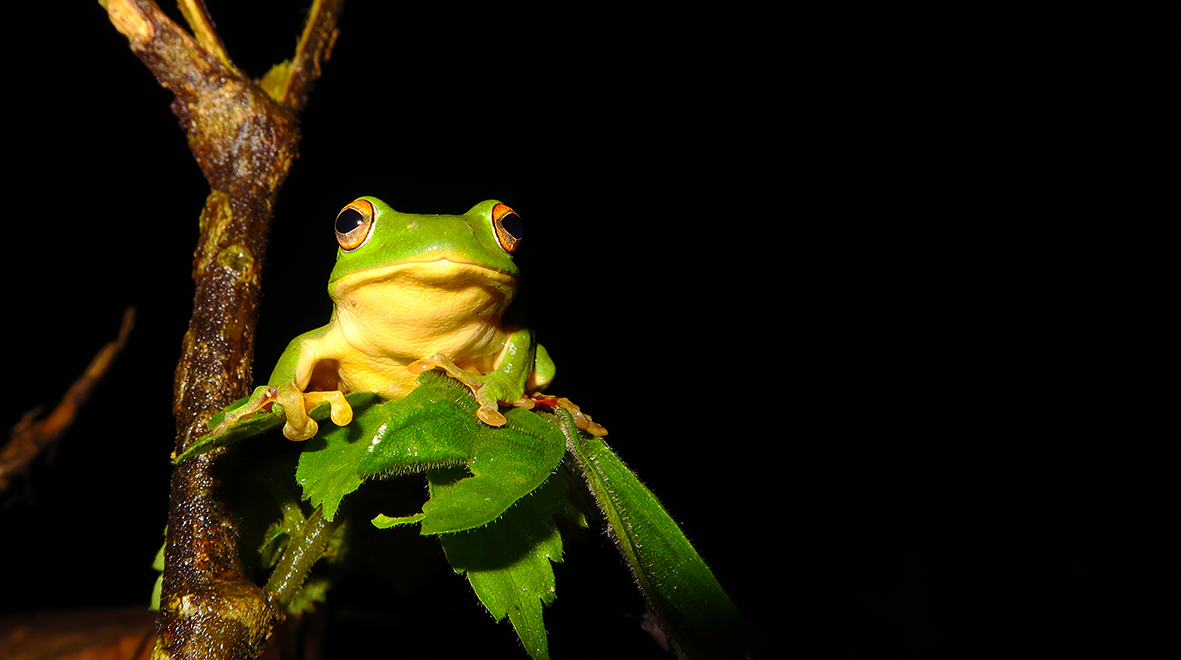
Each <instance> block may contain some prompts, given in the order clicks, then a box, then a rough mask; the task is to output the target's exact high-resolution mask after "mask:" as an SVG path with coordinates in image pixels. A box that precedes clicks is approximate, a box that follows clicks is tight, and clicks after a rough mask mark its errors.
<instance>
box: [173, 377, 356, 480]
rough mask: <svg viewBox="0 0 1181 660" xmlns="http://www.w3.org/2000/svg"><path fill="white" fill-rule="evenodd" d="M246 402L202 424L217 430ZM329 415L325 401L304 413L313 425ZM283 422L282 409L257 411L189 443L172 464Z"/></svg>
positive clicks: (228, 407) (243, 438)
mask: <svg viewBox="0 0 1181 660" xmlns="http://www.w3.org/2000/svg"><path fill="white" fill-rule="evenodd" d="M345 398H346V399H348V400H349V402H350V403H351V402H353V401H376V399H377V395H376V394H374V393H372V392H357V393H354V394H350V395H348V396H347V397H345ZM249 400H250V397H243V398H241V399H238V400H237V401H235V402H233V403H231V404H230V405H228V406H226V407H225V408H223V409H222V410H221V411H220V412H218V413H217V414H216V415H214V416H213V417H212V418H210V420H209V421H208V422H206V424H205V425H206V426H207V427H208V428H210V429H214V428H217V425H218V424H219V423H221V421H222V420H223V419H225V418H226V415H227V414H228V413H231V412H233V411H234V410H237V409H238V408H241V407H242V406H244V405H246V402H247V401H249ZM330 413H331V407H330V406H329V405H328V403H327V402H324V403H321V404H320V405H318V406H316V407H314V408H312V409H311V410H310V411H308V416H309V417H311V418H312V419H314V420H316V421H317V422H322V421H324V420H326V419H328V417H329V415H330ZM284 421H286V418H285V417H284V416H283V406H281V405H278V404H275V405H272V406H271V410H270V411H269V412H268V411H266V410H260V411H258V412H256V413H254V414H253V415H251V416H250V417H247V418H246V419H243V420H240V421H238V423H237V424H234V425H233V426H232V427H230V428H229V429H226V430H225V431H223V432H220V433H206V434H205V435H203V436H201V437H200V438H197V439H196V440H195V441H194V442H193V444H191V445H189V447H188V449H185V450H184V452H182V453H181V454H180V455H179V456H177V457H176V458H174V459H172V463H173V465H175V464H177V463H179V462H181V461H183V460H185V459H186V458H190V457H192V456H196V455H198V454H204V453H205V452H207V451H211V450H214V449H217V448H218V447H225V446H228V445H231V444H233V443H235V442H238V441H240V440H246V439H247V438H252V437H254V436H256V435H258V434H260V433H265V432H267V431H270V430H271V429H273V428H275V427H277V426H282V425H283V423H284ZM324 426H325V425H323V424H321V425H320V429H321V431H323V430H324ZM333 428H336V427H333Z"/></svg>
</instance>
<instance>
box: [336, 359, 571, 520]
mask: <svg viewBox="0 0 1181 660" xmlns="http://www.w3.org/2000/svg"><path fill="white" fill-rule="evenodd" d="M424 375H426V374H424ZM438 378H442V377H438ZM397 403H398V404H400V405H399V406H398V409H397V411H396V412H395V413H394V414H391V416H390V418H389V420H388V422H387V423H386V424H385V426H384V431H385V432H384V433H383V434H382V435H381V437H380V438H378V437H375V438H374V440H373V442H372V444H371V449H370V450H369V453H368V456H366V457H365V458H364V459H363V460H362V461H361V463H360V465H359V467H358V474H359V475H360V476H361V477H369V476H375V475H379V474H403V473H406V472H411V471H413V472H419V471H423V470H425V469H427V468H434V467H440V466H446V465H455V464H458V463H466V465H467V469H468V470H469V471H470V472H471V475H472V476H471V477H469V478H466V479H463V480H461V481H459V482H458V483H457V484H455V485H454V486H452V487H450V488H447V489H445V490H442V491H439V493H438V494H433V495H432V496H431V499H430V500H429V501H428V502H427V503H426V504H425V505H423V508H422V513H420V514H417V515H414V516H407V517H403V518H391V517H389V516H378V517H377V518H375V519H374V521H373V522H374V524H375V525H377V526H379V527H392V526H396V525H403V524H410V523H416V522H417V523H421V524H422V533H423V534H443V533H447V532H457V531H462V530H466V529H473V528H476V527H479V526H481V525H486V524H488V523H489V522H491V521H493V520H495V519H496V518H497V517H498V516H499V515H501V514H502V513H504V512H505V510H507V509H508V508H509V507H510V506H512V505H513V503H514V502H516V501H517V500H518V499H520V498H522V497H524V496H525V495H527V494H529V493H531V492H533V490H534V489H536V488H537V487H538V486H540V485H541V484H542V483H543V482H544V481H545V480H546V479H548V478H549V475H550V473H551V472H553V470H554V468H556V467H557V465H558V463H559V462H561V460H562V456H563V455H564V454H565V438H564V437H563V436H562V433H561V431H560V430H559V429H557V428H555V427H554V426H553V425H552V424H550V423H548V422H546V421H545V420H544V419H542V418H541V417H539V416H538V415H536V414H534V413H531V412H529V411H526V410H520V409H514V410H510V411H509V412H508V414H507V415H506V417H507V418H508V423H507V424H506V425H505V426H503V427H500V428H495V427H491V426H488V425H487V424H484V423H483V422H480V421H479V420H478V419H477V418H476V416H475V412H476V403H475V401H474V400H473V399H472V397H471V395H470V392H469V391H468V390H467V389H466V388H464V387H463V386H462V385H458V384H454V381H451V380H450V379H443V380H442V381H435V383H434V384H427V383H424V384H423V385H421V386H419V387H418V388H417V389H415V390H414V392H412V393H411V394H410V395H409V396H407V397H406V398H405V399H403V400H402V401H400V402H397ZM386 405H387V406H392V405H394V404H386Z"/></svg>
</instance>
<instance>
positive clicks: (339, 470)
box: [295, 392, 389, 522]
mask: <svg viewBox="0 0 1181 660" xmlns="http://www.w3.org/2000/svg"><path fill="white" fill-rule="evenodd" d="M345 398H346V400H348V402H349V405H351V406H352V408H353V421H352V423H351V424H349V425H348V426H334V425H329V424H324V425H321V426H320V430H319V431H318V432H317V433H316V435H315V436H314V437H313V438H312V439H311V440H308V441H307V444H306V445H305V446H304V449H303V451H302V452H300V454H299V465H298V467H296V469H295V481H296V483H298V484H299V485H300V487H301V488H303V499H305V500H311V503H312V506H318V507H322V508H323V510H324V518H325V519H326V520H328V521H329V522H331V521H332V520H333V518H334V517H335V516H336V511H337V509H339V508H340V502H341V500H342V499H344V496H345V495H348V494H349V493H351V492H353V491H354V490H356V489H357V488H359V487H360V486H361V483H362V482H363V481H364V480H363V479H362V478H361V477H360V476H358V475H357V469H356V466H357V464H358V463H359V462H360V461H361V460H362V459H363V458H364V457H365V454H366V451H367V450H368V449H369V447H370V445H371V443H372V442H374V441H375V440H374V438H375V436H376V437H378V438H379V437H380V434H381V429H382V424H383V423H384V422H385V421H386V419H387V418H388V416H389V411H388V410H387V408H386V405H388V404H386V405H382V404H378V403H377V402H378V397H377V395H376V394H373V393H372V392H358V393H354V394H350V395H348V396H347V397H345ZM321 405H324V406H325V407H326V406H327V404H321ZM316 408H317V409H318V408H320V406H316Z"/></svg>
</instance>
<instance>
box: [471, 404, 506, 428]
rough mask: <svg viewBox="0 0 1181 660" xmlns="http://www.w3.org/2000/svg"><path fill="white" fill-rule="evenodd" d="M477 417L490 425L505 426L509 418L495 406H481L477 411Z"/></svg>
mask: <svg viewBox="0 0 1181 660" xmlns="http://www.w3.org/2000/svg"><path fill="white" fill-rule="evenodd" d="M476 417H479V418H480V421H482V422H484V423H485V424H487V425H488V426H504V425H505V424H506V423H508V419H506V418H505V416H504V415H502V414H500V411H499V410H497V409H495V408H480V409H479V410H477V411H476Z"/></svg>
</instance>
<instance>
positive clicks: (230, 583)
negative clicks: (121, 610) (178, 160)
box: [102, 0, 343, 659]
mask: <svg viewBox="0 0 1181 660" xmlns="http://www.w3.org/2000/svg"><path fill="white" fill-rule="evenodd" d="M102 4H103V6H104V8H106V10H107V12H108V15H109V17H110V19H111V22H112V23H113V24H114V25H115V28H116V29H117V30H118V31H119V32H120V33H121V34H123V35H124V36H125V37H127V40H128V42H129V43H130V46H131V50H132V52H134V53H135V55H136V56H138V57H139V58H140V60H142V61H143V63H144V64H145V65H147V67H148V68H149V69H151V71H152V73H153V74H154V75H155V76H156V79H157V80H158V81H159V83H160V84H161V85H162V86H164V87H165V88H167V89H169V90H171V91H172V92H173V94H175V96H176V98H175V100H174V101H173V103H172V111H173V112H174V113H175V114H176V116H177V117H179V118H180V124H181V127H182V128H183V129H184V131H185V133H186V135H187V137H188V141H189V147H190V149H192V152H193V155H194V157H195V158H196V160H197V163H198V165H199V166H200V167H201V170H202V172H204V174H205V177H206V179H207V180H208V181H209V186H210V192H209V196H208V197H207V198H206V200H205V208H204V210H203V211H202V213H201V217H200V238H199V242H198V245H197V249H196V253H195V255H194V259H193V279H194V280H195V282H196V296H195V299H194V302H193V316H192V320H191V321H190V324H189V329H188V332H187V333H186V334H185V337H184V342H183V353H182V356H181V359H180V363H179V364H178V365H177V369H176V380H175V385H174V387H175V399H174V414H175V416H176V428H177V433H176V451H177V452H180V451H183V450H184V448H185V447H187V446H188V445H189V443H191V442H192V441H193V440H194V439H196V438H197V437H199V436H200V435H201V434H203V433H204V432H205V426H204V424H205V421H206V420H207V419H208V418H209V417H210V416H211V415H212V414H213V413H214V412H216V411H217V410H219V409H221V408H222V407H224V406H225V405H226V404H228V403H230V402H232V401H234V400H235V399H237V398H239V397H241V396H243V395H244V394H246V392H247V391H248V388H249V386H250V379H251V372H252V369H251V367H252V360H253V344H254V331H255V323H256V319H257V309H258V299H259V269H260V268H261V266H262V263H263V256H264V253H265V251H266V243H267V241H266V237H267V232H268V228H269V225H270V220H271V212H272V209H273V208H274V205H275V199H276V197H277V195H278V192H279V188H280V186H281V185H282V183H283V181H284V179H285V178H286V177H287V173H288V171H289V170H290V168H291V164H292V161H293V160H294V158H295V155H296V148H297V146H298V143H299V129H298V121H297V118H298V114H299V111H300V110H301V109H302V108H303V106H304V104H305V103H306V99H307V94H308V91H309V87H310V84H311V83H312V81H313V80H315V78H317V77H318V76H319V73H320V63H321V61H322V60H326V59H327V58H328V54H329V53H330V50H331V46H332V42H333V40H334V38H335V26H336V20H337V17H338V15H339V13H340V11H341V7H342V6H343V0H317V1H316V2H314V4H313V6H312V8H311V9H310V10H309V14H308V21H307V24H306V26H305V29H304V33H303V35H302V37H301V39H300V41H299V45H298V46H297V49H296V53H295V56H294V57H293V58H292V59H291V60H290V61H287V62H284V63H282V64H279V65H277V66H276V67H274V68H273V69H272V70H271V72H270V73H268V74H267V75H266V76H265V77H264V78H263V79H262V80H261V81H257V82H256V81H252V80H250V79H249V78H248V77H247V76H246V75H245V74H243V73H242V72H241V71H239V70H238V69H237V67H235V66H234V64H233V62H232V61H231V60H230V58H229V55H228V54H227V53H226V51H225V48H224V47H223V46H222V44H221V41H220V39H219V38H218V37H217V33H216V31H215V28H214V25H213V21H212V20H211V19H210V17H209V16H208V13H207V11H206V9H205V6H204V3H203V2H201V0H181V2H180V5H181V11H182V13H183V15H184V17H185V20H186V21H187V22H188V23H189V25H190V27H191V28H192V34H189V33H188V32H186V31H185V30H183V29H182V28H181V27H180V26H178V25H177V24H176V23H174V22H173V21H171V20H170V19H169V18H168V17H167V16H166V15H165V14H163V13H162V12H161V11H160V9H159V7H157V6H156V4H155V3H154V2H151V1H150V0H106V1H105V2H102ZM162 221H166V220H162ZM218 454H219V452H211V453H208V454H203V455H201V456H197V457H194V458H192V459H189V460H186V461H184V462H182V463H180V464H179V465H177V466H176V468H175V470H174V472H173V477H172V487H171V503H170V509H169V517H168V538H167V544H166V549H165V568H164V585H163V591H162V594H161V608H160V618H159V621H158V629H159V632H158V639H157V643H156V647H155V649H154V651H153V655H152V657H154V658H202V659H205V658H250V657H254V656H255V655H257V654H258V653H259V651H260V650H261V647H262V644H263V642H264V641H265V640H266V638H267V637H268V636H269V635H270V633H271V630H272V629H273V627H274V625H275V624H276V623H277V622H279V621H280V620H281V618H282V613H281V611H280V610H279V609H278V608H277V607H276V606H274V605H272V604H271V602H270V601H269V600H268V598H267V597H266V594H264V593H263V590H262V589H260V588H259V587H258V586H256V585H255V584H254V583H252V582H251V581H249V580H248V579H246V578H245V576H243V575H242V571H241V567H240V564H239V561H238V549H237V541H238V538H237V529H236V527H235V521H234V519H233V517H232V516H231V515H230V513H229V512H228V511H227V510H226V508H225V507H224V506H223V504H222V503H221V502H220V501H219V499H218V495H217V483H216V481H215V479H214V477H213V474H212V471H211V468H212V465H213V462H214V461H215V460H216V457H217V456H218Z"/></svg>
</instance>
